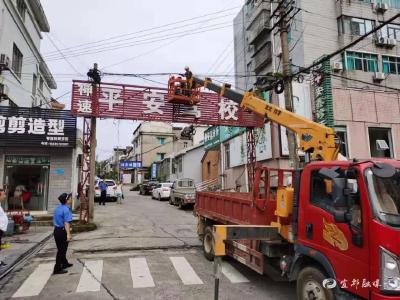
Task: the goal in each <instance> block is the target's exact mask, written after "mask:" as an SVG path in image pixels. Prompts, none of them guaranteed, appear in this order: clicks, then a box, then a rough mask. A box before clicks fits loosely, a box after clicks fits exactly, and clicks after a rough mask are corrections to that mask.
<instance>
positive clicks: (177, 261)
mask: <svg viewBox="0 0 400 300" xmlns="http://www.w3.org/2000/svg"><path fill="white" fill-rule="evenodd" d="M169 259H170V260H171V261H172V264H173V265H174V268H175V270H176V272H177V273H178V275H179V277H180V278H181V280H182V282H183V284H185V285H189V284H203V281H202V280H201V279H200V277H199V276H197V274H196V272H195V271H194V270H193V268H192V267H191V266H190V264H189V262H188V261H187V260H186V258H184V257H170V258H169Z"/></svg>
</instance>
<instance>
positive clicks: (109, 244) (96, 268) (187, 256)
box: [0, 192, 295, 300]
mask: <svg viewBox="0 0 400 300" xmlns="http://www.w3.org/2000/svg"><path fill="white" fill-rule="evenodd" d="M95 216H96V217H95V221H96V223H97V224H98V226H99V228H98V230H96V231H93V232H87V233H81V234H77V235H75V236H74V238H73V241H72V242H71V244H70V248H69V252H68V257H69V260H70V262H71V263H73V264H74V265H73V267H72V268H71V269H69V273H68V274H64V275H53V276H52V275H51V271H52V268H53V264H54V257H55V244H54V242H53V240H51V241H49V242H48V243H47V244H46V245H45V246H44V247H43V248H42V249H41V250H40V251H39V252H38V253H37V254H35V255H34V256H33V257H31V258H30V259H29V260H28V261H27V262H26V263H25V264H23V265H22V266H20V267H19V268H17V269H15V270H14V272H13V273H11V274H10V275H8V277H6V278H4V279H3V281H2V282H0V299H9V298H16V299H213V296H214V278H213V264H212V263H211V262H209V261H207V260H206V259H205V258H204V257H203V254H202V251H201V248H200V242H199V240H198V238H197V234H196V218H195V217H194V216H193V213H192V211H191V210H184V211H182V210H179V209H177V208H176V207H173V206H170V205H169V204H168V202H167V201H166V202H159V201H157V200H152V199H151V197H150V196H139V195H138V194H137V192H126V196H125V201H124V202H123V204H121V205H119V204H116V203H107V205H106V206H96V209H95ZM220 299H280V300H289V299H290V300H292V299H295V287H294V285H293V284H288V283H286V282H274V281H272V280H271V279H270V278H268V277H267V276H262V275H259V274H257V273H255V272H254V271H252V270H250V269H249V268H247V267H246V266H243V265H241V264H240V263H238V262H236V261H233V260H230V259H227V260H224V261H223V269H222V277H221V283H220Z"/></svg>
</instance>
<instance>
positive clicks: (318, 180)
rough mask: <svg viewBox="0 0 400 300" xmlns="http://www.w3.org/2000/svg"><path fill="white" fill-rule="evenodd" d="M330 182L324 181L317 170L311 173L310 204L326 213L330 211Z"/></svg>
mask: <svg viewBox="0 0 400 300" xmlns="http://www.w3.org/2000/svg"><path fill="white" fill-rule="evenodd" d="M331 183H332V181H331V180H327V179H324V178H323V177H322V176H321V175H320V174H319V170H315V171H313V172H312V173H311V199H310V202H311V204H313V205H315V206H318V207H320V208H322V209H324V210H326V211H328V212H330V211H331V210H332V196H331V194H330V192H331V191H330V185H331Z"/></svg>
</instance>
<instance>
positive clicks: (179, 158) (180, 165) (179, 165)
mask: <svg viewBox="0 0 400 300" xmlns="http://www.w3.org/2000/svg"><path fill="white" fill-rule="evenodd" d="M182 164H183V161H182V156H179V157H178V172H182Z"/></svg>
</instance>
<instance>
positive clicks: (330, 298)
mask: <svg viewBox="0 0 400 300" xmlns="http://www.w3.org/2000/svg"><path fill="white" fill-rule="evenodd" d="M326 278H327V277H326V276H325V275H324V274H323V273H322V272H321V271H320V270H319V269H317V268H315V267H306V268H304V269H303V270H301V271H300V273H299V276H298V278H297V287H296V289H297V299H298V300H334V299H335V295H334V290H333V289H327V288H324V287H323V286H322V282H323V281H324V280H325V279H326Z"/></svg>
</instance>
